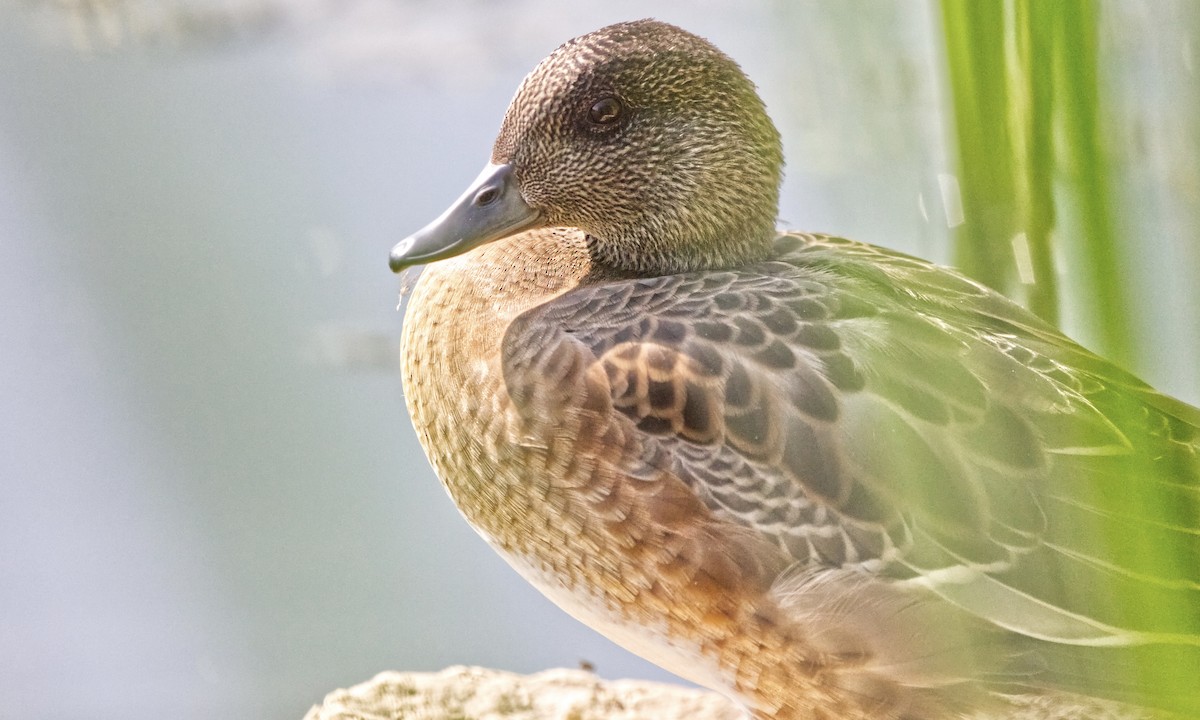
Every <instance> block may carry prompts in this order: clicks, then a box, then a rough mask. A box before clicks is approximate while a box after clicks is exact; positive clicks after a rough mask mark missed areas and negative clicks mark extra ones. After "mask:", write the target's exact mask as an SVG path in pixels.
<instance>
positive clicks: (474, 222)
mask: <svg viewBox="0 0 1200 720" xmlns="http://www.w3.org/2000/svg"><path fill="white" fill-rule="evenodd" d="M512 175H513V171H512V166H510V165H493V164H491V163H489V164H488V165H487V166H486V167H485V168H484V169H483V172H481V173H479V177H477V178H475V181H474V182H472V183H471V185H470V186H469V187H468V188H467V191H466V192H465V193H463V194H462V197H460V198H459V199H458V200H457V201H455V203H454V204H453V205H451V206H450V207H449V208H448V209H447V210H446V212H444V213H442V214H441V216H440V217H438V218H437V219H436V220H434V221H433V222H431V223H429V224H428V225H426V226H425V227H423V228H421V229H420V230H418V231H417V232H415V233H413V234H412V235H409V236H408V237H406V238H405V239H403V240H401V241H400V242H398V243H396V246H395V247H393V248H392V252H391V256H390V257H389V265H390V266H391V268H392V271H393V272H400V271H401V270H403V269H404V268H406V267H411V266H413V265H422V264H424V263H430V262H435V261H437V260H444V259H445V258H448V257H453V256H455V255H459V254H462V253H464V252H467V251H468V250H471V249H472V248H476V247H479V246H480V245H483V244H485V243H488V242H491V241H493V240H498V239H500V238H504V237H508V236H509V235H512V234H514V233H517V232H520V231H522V230H527V229H529V228H531V227H535V226H536V224H537V221H538V213H537V211H535V210H534V209H533V208H531V207H529V205H528V204H526V203H525V201H524V200H523V199H522V198H521V192H520V189H519V188H518V187H517V186H516V182H515V181H514V180H513V177H512Z"/></svg>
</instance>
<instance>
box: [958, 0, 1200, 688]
mask: <svg viewBox="0 0 1200 720" xmlns="http://www.w3.org/2000/svg"><path fill="white" fill-rule="evenodd" d="M1103 8H1104V6H1103V5H1102V4H1100V3H1098V2H1094V1H1093V0H1054V1H1050V0H941V2H940V9H941V19H942V27H943V33H944V42H945V48H946V60H947V63H948V71H949V79H950V85H951V88H950V89H951V94H950V95H951V105H952V111H953V116H954V120H953V123H954V125H953V126H954V129H955V137H956V141H957V154H958V162H959V185H960V191H961V194H962V203H963V211H964V218H965V219H964V222H963V224H962V225H960V226H959V227H958V228H956V236H955V246H954V263H955V264H956V265H957V266H958V267H959V268H960V269H962V270H963V271H964V272H966V273H967V274H968V275H971V276H972V277H974V278H976V279H978V280H980V281H982V282H984V283H986V284H988V285H990V286H992V287H993V288H995V289H997V290H999V291H1001V292H1003V293H1005V294H1006V295H1008V296H1009V297H1012V298H1014V299H1016V300H1018V301H1019V302H1022V303H1024V304H1025V305H1026V306H1027V307H1028V308H1029V309H1030V310H1032V311H1033V312H1034V313H1036V314H1037V315H1039V316H1040V317H1041V318H1043V319H1044V320H1046V321H1047V322H1049V323H1051V324H1055V325H1057V324H1058V322H1059V315H1060V300H1061V298H1060V293H1059V291H1060V288H1059V285H1058V282H1057V278H1058V276H1059V273H1058V268H1056V267H1055V261H1056V258H1061V257H1069V258H1071V260H1072V262H1073V263H1074V264H1073V266H1072V267H1071V274H1072V276H1073V277H1074V278H1075V279H1076V280H1077V281H1078V289H1079V290H1080V291H1081V292H1082V293H1084V294H1085V297H1086V298H1087V302H1083V303H1079V307H1080V310H1081V312H1082V313H1084V314H1085V317H1083V318H1081V320H1082V321H1083V322H1084V323H1085V324H1087V325H1088V326H1089V327H1092V328H1094V331H1095V334H1096V337H1095V339H1094V342H1095V344H1096V345H1097V347H1096V348H1094V349H1096V350H1097V351H1099V352H1100V353H1101V354H1102V355H1104V356H1106V357H1108V358H1109V359H1111V360H1113V361H1115V362H1116V363H1117V364H1118V365H1121V366H1124V367H1133V366H1135V365H1136V364H1137V361H1138V360H1139V358H1138V357H1137V355H1136V350H1137V347H1136V342H1135V337H1134V333H1133V329H1134V322H1135V320H1134V316H1133V315H1132V313H1131V304H1130V303H1129V302H1128V301H1129V296H1130V295H1131V294H1132V292H1131V290H1130V288H1129V287H1128V286H1127V285H1126V284H1124V282H1123V279H1124V278H1127V277H1128V274H1127V273H1122V272H1121V257H1120V248H1119V247H1118V239H1117V233H1116V231H1115V226H1116V218H1115V217H1114V211H1113V208H1114V207H1117V205H1116V204H1115V203H1114V198H1113V197H1112V194H1113V192H1114V183H1113V178H1112V177H1110V171H1109V162H1108V161H1107V154H1106V150H1107V149H1106V147H1105V146H1104V142H1103V139H1102V133H1101V129H1100V128H1101V125H1102V116H1103V114H1104V113H1103V111H1104V109H1105V105H1104V103H1105V100H1106V99H1105V98H1104V97H1103V95H1102V93H1101V87H1102V84H1101V79H1100V77H1099V62H1098V44H1099V27H1100V18H1099V14H1100V13H1101V12H1102V10H1103ZM1056 201H1057V202H1058V203H1059V204H1060V205H1061V206H1062V207H1059V206H1056ZM1064 210H1069V212H1064ZM1067 215H1069V217H1070V219H1071V222H1070V223H1069V224H1067V223H1063V227H1058V225H1057V223H1058V222H1059V220H1060V218H1062V217H1063V216H1067ZM1056 242H1058V243H1061V244H1062V246H1061V247H1058V248H1056V247H1055V243H1056ZM1126 405H1127V406H1128V407H1127V409H1125V410H1124V411H1123V412H1124V415H1123V416H1122V417H1114V418H1111V419H1112V420H1114V422H1115V423H1116V424H1117V425H1118V426H1121V425H1122V424H1124V423H1125V422H1128V423H1130V424H1131V425H1133V424H1139V423H1144V422H1145V417H1144V408H1142V407H1141V404H1140V403H1127V404H1126ZM1135 405H1136V406H1135ZM1113 462H1125V463H1126V465H1127V467H1124V468H1122V470H1123V471H1124V473H1125V474H1124V477H1125V479H1126V481H1127V482H1126V485H1125V487H1123V488H1120V491H1119V492H1116V493H1113V492H1111V491H1110V490H1106V489H1104V488H1101V487H1099V486H1097V487H1095V488H1092V489H1091V492H1092V494H1093V495H1094V503H1095V507H1096V508H1099V512H1101V513H1106V514H1109V515H1110V517H1133V516H1136V517H1141V518H1155V519H1157V520H1156V522H1161V523H1164V524H1172V525H1174V526H1175V527H1183V528H1194V529H1195V531H1196V532H1200V528H1196V523H1197V521H1198V519H1197V518H1188V517H1180V515H1181V514H1182V510H1181V507H1182V506H1181V505H1179V504H1178V503H1175V502H1173V501H1172V498H1174V497H1176V495H1175V494H1173V492H1174V493H1179V492H1181V490H1180V488H1182V487H1183V486H1184V484H1186V482H1187V480H1186V478H1187V477H1189V475H1188V472H1187V470H1186V468H1184V469H1181V472H1180V475H1179V477H1177V478H1163V477H1157V476H1155V475H1153V474H1151V473H1150V472H1149V468H1148V467H1145V466H1139V465H1138V463H1136V462H1134V461H1131V460H1127V461H1122V460H1121V459H1120V458H1113ZM1170 485H1174V486H1175V487H1174V489H1173V491H1172V489H1170V488H1167V487H1166V486H1170ZM1191 491H1193V492H1194V491H1195V488H1191ZM1118 526H1120V524H1119V523H1105V522H1098V523H1097V526H1096V527H1079V528H1072V531H1074V532H1078V533H1082V534H1083V535H1082V536H1083V537H1092V536H1096V535H1097V533H1099V536H1097V537H1095V540H1096V542H1099V543H1104V544H1106V545H1107V546H1108V548H1109V553H1110V554H1112V556H1116V555H1120V556H1124V557H1133V556H1136V557H1137V558H1138V561H1137V562H1138V564H1139V566H1140V567H1141V568H1142V569H1143V570H1144V572H1145V573H1146V576H1145V577H1146V578H1186V577H1187V576H1188V573H1186V572H1183V573H1181V572H1180V567H1181V566H1180V565H1179V563H1183V562H1191V561H1193V560H1194V559H1189V558H1182V557H1178V556H1174V555H1173V554H1172V553H1170V552H1166V551H1164V548H1161V547H1158V546H1156V544H1155V539H1154V537H1155V536H1154V533H1152V532H1144V533H1131V532H1127V531H1126V532H1122V533H1121V534H1120V535H1119V536H1118V534H1117V532H1116V531H1115V530H1114V528H1115V527H1118ZM1149 527H1150V525H1149V524H1147V529H1149ZM1157 582H1159V581H1157V580H1155V581H1151V580H1146V581H1145V582H1142V583H1140V584H1139V583H1123V584H1122V587H1125V588H1127V589H1126V590H1124V591H1123V592H1122V594H1121V596H1120V597H1117V598H1115V601H1116V602H1118V603H1120V607H1122V608H1123V614H1124V615H1125V616H1126V617H1130V618H1135V617H1176V618H1179V619H1180V622H1179V623H1178V626H1181V627H1182V626H1185V625H1186V623H1187V621H1186V620H1185V618H1186V617H1187V616H1188V615H1189V614H1194V613H1195V609H1194V608H1187V607H1178V606H1176V604H1177V603H1175V602H1174V601H1172V600H1168V599H1165V598H1164V597H1163V595H1164V593H1161V592H1158V591H1157V590H1156V583H1157ZM1103 590H1104V589H1100V588H1097V589H1082V590H1081V591H1083V592H1093V591H1094V592H1102V591H1103ZM1133 654H1134V655H1136V658H1135V661H1134V663H1133V666H1131V667H1130V668H1129V672H1130V673H1132V674H1133V678H1132V679H1134V680H1135V682H1137V683H1138V684H1139V685H1141V686H1143V687H1146V688H1152V689H1153V690H1154V691H1155V692H1161V693H1163V695H1164V696H1167V695H1171V694H1175V693H1178V694H1180V696H1189V695H1191V694H1194V693H1195V692H1197V690H1196V687H1197V685H1196V683H1197V682H1200V681H1198V680H1197V678H1196V676H1195V674H1194V672H1192V671H1189V670H1188V668H1187V667H1186V666H1184V667H1180V666H1179V664H1178V663H1176V662H1173V661H1172V660H1171V658H1170V655H1169V654H1167V653H1162V652H1159V651H1156V650H1154V649H1152V648H1150V647H1147V648H1146V650H1145V652H1142V651H1141V650H1137V651H1135V652H1134V653H1133Z"/></svg>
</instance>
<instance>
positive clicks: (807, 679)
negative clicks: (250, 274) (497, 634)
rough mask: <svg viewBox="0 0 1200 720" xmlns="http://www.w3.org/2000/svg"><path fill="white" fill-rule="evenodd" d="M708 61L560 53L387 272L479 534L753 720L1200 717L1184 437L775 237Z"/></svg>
mask: <svg viewBox="0 0 1200 720" xmlns="http://www.w3.org/2000/svg"><path fill="white" fill-rule="evenodd" d="M782 173H783V152H782V146H781V140H780V135H779V133H778V132H777V130H776V128H775V126H774V124H773V123H772V121H771V119H770V117H769V116H768V114H767V111H766V108H765V105H764V103H763V102H762V100H761V99H760V97H759V95H758V93H757V90H756V88H755V86H754V84H753V83H752V82H751V81H750V80H749V79H748V78H747V76H746V75H745V74H744V73H743V71H742V70H741V69H740V67H739V66H738V65H737V64H736V63H735V62H734V61H733V60H732V59H731V58H729V57H728V56H727V55H725V54H724V53H722V52H721V51H720V50H718V49H717V48H716V47H715V46H714V45H712V44H711V43H710V42H708V41H707V40H705V39H703V38H700V37H698V36H696V35H694V34H692V33H689V32H687V31H685V30H682V29H680V28H678V27H675V26H673V25H670V24H667V23H664V22H661V21H657V20H650V19H647V20H640V21H634V22H624V23H619V24H615V25H610V26H608V27H604V28H602V29H600V30H597V31H595V32H591V33H588V34H586V35H582V36H580V37H577V38H575V39H573V40H570V41H568V42H566V43H565V44H563V45H562V46H561V47H559V48H558V49H556V50H555V51H554V52H553V53H552V54H550V55H549V56H548V57H546V58H545V59H544V60H543V61H542V62H541V63H540V64H538V65H537V66H536V67H535V68H534V70H533V71H532V72H531V73H530V74H529V75H528V76H527V77H526V78H525V79H524V81H523V82H522V83H521V84H520V86H519V88H518V89H517V91H516V95H515V96H514V97H513V99H512V102H511V104H510V105H509V107H508V110H507V113H506V114H505V116H504V119H503V122H502V124H501V126H500V131H499V134H498V136H497V138H496V140H495V144H494V145H493V147H492V152H491V157H490V159H489V161H488V162H487V164H486V165H485V168H484V170H483V171H482V173H480V175H479V176H478V178H476V180H475V181H474V182H472V183H471V184H470V185H469V186H468V188H467V190H466V192H465V193H464V194H463V195H462V196H461V197H460V198H459V199H458V200H457V201H456V202H454V203H453V204H452V205H451V206H450V207H449V209H448V210H446V211H445V213H443V214H442V215H441V216H440V217H438V218H437V219H436V220H434V221H433V222H431V223H430V224H428V225H427V226H426V227H424V228H423V229H421V230H419V231H418V232H416V233H414V234H412V235H411V236H409V237H407V238H405V239H404V240H402V241H401V242H399V243H398V244H396V245H395V247H394V248H393V249H392V250H391V253H390V258H389V261H390V267H391V269H392V270H393V271H396V272H400V271H403V270H405V269H407V268H409V267H412V266H417V265H422V266H425V268H424V270H423V272H422V274H421V275H420V277H419V280H418V281H417V283H416V286H415V288H414V289H413V290H412V291H411V295H410V297H409V299H408V302H407V307H406V311H405V315H404V320H403V328H402V336H401V342H402V350H401V356H402V357H401V371H402V372H401V374H402V381H403V386H404V396H405V400H406V403H407V406H408V410H409V413H410V416H411V419H412V423H413V426H414V428H415V431H416V433H417V436H418V437H419V439H420V443H421V445H422V447H423V449H424V451H425V454H426V456H427V457H428V460H429V462H430V464H431V465H432V467H433V469H434V471H435V473H436V475H437V477H438V478H439V480H440V482H441V483H442V484H443V485H444V487H445V489H446V490H447V491H448V493H449V495H450V496H451V498H452V499H453V501H454V503H455V504H456V505H457V507H458V508H459V510H460V511H461V513H462V514H463V515H464V516H465V518H466V520H467V521H468V522H469V523H470V524H471V526H472V527H474V529H475V530H476V531H477V532H478V533H479V534H480V535H481V536H482V537H483V538H484V539H485V540H486V541H487V542H488V543H489V544H490V545H491V546H492V547H493V548H494V549H495V550H496V551H497V552H498V553H499V554H500V555H501V556H502V557H503V558H504V559H505V560H506V561H507V562H508V563H509V564H510V565H512V567H514V568H515V569H516V570H517V571H518V573H520V574H521V575H522V576H523V577H524V578H525V579H527V580H528V581H529V582H530V583H531V584H533V585H534V586H535V587H536V588H538V589H539V590H540V591H541V592H542V593H544V594H545V595H546V596H547V597H549V598H550V599H551V600H553V601H554V602H555V603H556V604H557V605H559V606H560V607H562V608H563V609H564V610H566V611H567V612H568V613H570V614H571V615H573V616H574V617H575V618H577V619H579V620H580V621H582V622H584V623H585V624H587V625H589V626H591V627H592V628H594V629H596V630H598V631H599V632H600V633H602V634H604V635H606V636H607V637H609V638H610V639H612V640H614V641H615V642H617V643H618V644H620V645H622V646H624V647H626V648H628V649H629V650H631V651H633V652H634V653H636V654H638V655H641V656H643V657H645V658H646V659H648V660H650V661H651V662H654V663H656V664H658V665H660V666H662V667H663V668H665V669H667V670H669V671H671V672H673V673H675V674H677V675H679V676H681V677H682V678H685V679H687V680H690V681H692V682H695V683H698V684H699V685H702V686H704V687H707V688H711V689H713V690H715V691H717V692H720V693H723V694H725V695H726V696H728V697H730V698H732V699H734V700H735V701H736V702H738V703H740V704H741V705H742V706H743V707H744V708H745V709H746V710H747V712H748V713H749V715H750V716H751V717H753V718H755V719H756V720H768V719H771V720H798V719H800V718H804V719H805V720H821V719H826V718H828V719H832V718H838V719H839V720H881V719H887V720H916V719H918V718H920V719H922V720H928V719H931V718H976V719H978V720H983V719H986V720H1000V719H1005V718H1007V719H1009V720H1017V719H1018V718H1051V719H1053V718H1062V719H1065V718H1083V717H1086V718H1111V719H1113V720H1116V719H1118V718H1120V719H1126V718H1128V719H1133V718H1160V717H1161V718H1186V717H1200V691H1198V690H1196V688H1197V687H1198V685H1197V684H1196V683H1197V682H1198V681H1197V680H1196V678H1198V677H1200V410H1198V409H1197V408H1195V407H1193V406H1191V405H1188V404H1187V403H1185V402H1183V401H1180V400H1177V399H1175V398H1172V397H1169V396H1167V395H1165V394H1162V393H1160V392H1157V391H1156V390H1154V389H1153V388H1152V387H1150V386H1148V385H1147V384H1145V383H1144V382H1142V381H1141V380H1139V379H1138V378H1137V377H1135V376H1133V375H1131V374H1130V373H1128V372H1126V371H1124V370H1122V369H1120V368H1118V367H1117V366H1116V365H1114V364H1113V363H1111V362H1108V361H1106V360H1104V359H1102V358H1101V357H1099V356H1097V355H1096V354H1094V353H1092V352H1090V351H1088V350H1087V349H1085V348H1083V347H1081V346H1080V345H1078V344H1076V343H1075V342H1073V341H1072V340H1070V339H1069V338H1067V337H1066V336H1065V335H1063V334H1062V333H1061V332H1060V331H1059V330H1057V329H1055V328H1053V327H1051V326H1050V325H1048V324H1046V323H1044V322H1043V321H1041V320H1039V319H1038V318H1037V317H1035V316H1034V315H1032V314H1031V313H1029V312H1027V311H1026V310H1025V309H1023V308H1022V307H1020V306H1019V305H1017V304H1015V303H1014V302H1011V301H1010V300H1008V299H1007V298H1005V297H1003V296H1002V295H1000V294H999V293H997V292H995V291H993V290H991V289H989V288H988V287H985V286H984V285H982V284H980V283H978V282H975V281H973V280H971V279H969V278H967V277H965V276H964V275H962V274H960V273H958V272H956V271H955V270H953V269H949V268H946V267H942V266H939V265H936V264H933V263H930V262H927V261H924V260H921V259H918V258H915V257H911V256H908V255H904V254H901V253H899V252H894V251H891V250H887V249H884V248H881V247H876V246H873V245H869V244H865V243H861V242H855V241H852V240H847V239H843V238H838V237H834V236H829V235H822V234H816V233H807V232H797V231H788V230H780V229H778V228H777V227H776V216H777V212H778V202H779V193H780V183H781V179H782Z"/></svg>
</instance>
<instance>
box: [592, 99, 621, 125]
mask: <svg viewBox="0 0 1200 720" xmlns="http://www.w3.org/2000/svg"><path fill="white" fill-rule="evenodd" d="M620 117H621V101H620V100H618V99H616V98H615V97H606V98H600V99H599V100H597V101H596V102H595V104H594V105H592V109H591V110H589V111H588V120H591V121H592V122H593V123H595V124H597V125H612V124H613V123H615V122H616V121H617V119H618V118H620Z"/></svg>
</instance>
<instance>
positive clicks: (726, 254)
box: [492, 20, 783, 274]
mask: <svg viewBox="0 0 1200 720" xmlns="http://www.w3.org/2000/svg"><path fill="white" fill-rule="evenodd" d="M492 162H493V163H496V164H500V163H511V164H512V165H513V167H514V168H515V173H516V177H517V180H518V183H519V185H520V188H521V193H522V196H523V197H524V198H525V201H526V202H527V203H529V205H530V206H532V207H534V208H536V209H537V210H539V211H540V212H541V213H542V215H543V218H544V219H545V221H546V223H547V224H549V225H562V226H567V227H578V228H581V229H582V230H584V231H585V232H586V233H587V234H588V235H589V237H590V238H591V241H590V242H591V249H592V253H593V256H594V260H595V261H596V262H598V263H600V264H602V265H606V266H610V267H613V268H617V269H621V270H626V271H631V272H636V273H641V274H661V273H667V272H679V271H684V270H694V269H700V268H714V267H730V266H735V265H738V264H741V263H744V262H747V261H752V260H758V259H761V258H763V257H765V256H766V255H767V254H768V253H769V252H770V247H771V242H772V240H773V238H774V236H775V231H774V226H775V216H776V212H777V208H778V202H779V183H780V180H781V176H782V168H783V151H782V147H781V144H780V139H779V133H778V131H776V129H775V126H774V125H773V124H772V123H771V120H770V118H769V117H768V116H767V113H766V110H765V108H764V106H763V103H762V100H761V99H759V97H758V94H757V93H756V92H755V89H754V84H753V83H751V82H750V80H749V79H747V77H746V76H745V74H744V73H742V71H741V69H740V68H739V67H738V66H737V64H736V63H734V61H733V60H731V59H730V58H729V57H728V56H726V55H725V54H724V53H722V52H721V51H720V50H718V49H717V48H715V47H713V45H712V44H711V43H709V42H708V41H707V40H704V39H703V38H700V37H697V36H696V35H693V34H691V33H688V32H686V31H684V30H681V29H679V28H677V27H675V26H673V25H668V24H666V23H662V22H658V21H655V20H639V21H636V22H628V23H621V24H618V25H611V26H609V27H606V28H603V29H601V30H598V31H596V32H593V33H589V34H587V35H583V36H581V37H578V38H575V39H574V40H571V41H569V42H567V43H565V44H564V45H562V46H561V47H559V48H558V49H557V50H555V51H554V53H553V54H551V55H550V56H549V57H548V58H546V59H545V60H543V61H542V62H541V64H539V65H538V66H537V67H536V68H535V69H534V70H533V72H532V73H530V74H529V76H528V77H526V78H525V81H524V82H522V83H521V86H520V88H519V89H518V90H517V94H516V96H515V97H514V98H513V101H512V104H511V105H510V106H509V108H508V113H507V115H506V116H505V118H504V124H503V126H502V127H501V130H500V135H499V137H498V138H497V140H496V144H495V147H494V149H493V151H492Z"/></svg>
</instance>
